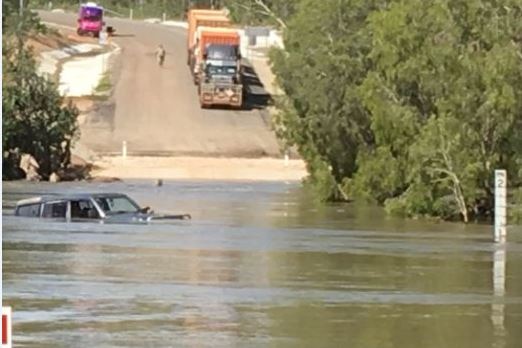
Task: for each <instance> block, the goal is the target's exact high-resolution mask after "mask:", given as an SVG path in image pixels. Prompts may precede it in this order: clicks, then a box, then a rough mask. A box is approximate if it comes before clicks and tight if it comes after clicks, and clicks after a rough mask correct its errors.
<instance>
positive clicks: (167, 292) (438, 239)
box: [3, 182, 522, 348]
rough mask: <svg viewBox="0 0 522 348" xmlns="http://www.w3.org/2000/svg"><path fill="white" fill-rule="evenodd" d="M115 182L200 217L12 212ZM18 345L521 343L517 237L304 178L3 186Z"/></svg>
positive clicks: (521, 241)
mask: <svg viewBox="0 0 522 348" xmlns="http://www.w3.org/2000/svg"><path fill="white" fill-rule="evenodd" d="M61 191H67V192H70V191H76V192H77V191H101V192H105V191H117V192H124V193H127V194H129V195H130V196H131V197H133V198H135V199H136V200H137V201H138V202H140V203H141V204H143V205H149V206H151V207H153V208H154V209H155V210H156V211H159V212H165V213H177V212H187V213H190V214H192V216H193V220H192V221H178V222H174V223H161V224H157V225H149V226H127V225H102V224H80V223H76V224H75V223H72V224H66V223H55V222H38V221H35V220H32V219H24V218H15V217H13V216H10V215H9V209H8V207H9V206H12V205H13V204H14V202H15V201H16V200H18V199H21V198H25V197H27V196H30V195H33V194H41V193H43V192H46V193H53V192H54V193H56V192H61ZM3 193H4V197H3V200H4V201H3V206H4V216H3V231H4V241H3V242H4V244H3V248H4V250H3V251H4V279H3V280H4V289H3V290H4V301H5V302H6V303H8V304H10V305H12V306H13V308H14V334H15V343H16V346H17V347H23V346H34V347H42V346H50V345H53V346H56V345H58V346H63V347H85V346H95V347H109V346H110V347H114V346H119V347H143V346H151V347H170V346H191V347H193V346H196V347H206V346H210V347H216V346H226V347H228V346H240V347H243V346H267V345H268V346H292V347H293V346H299V347H301V346H309V347H320V346H349V347H437V348H438V347H493V346H495V347H519V346H520V342H522V333H521V331H520V327H522V231H521V230H520V229H517V228H511V230H510V231H509V235H508V241H507V242H506V243H505V244H502V245H499V246H496V245H495V244H494V243H492V242H491V227H490V226H477V225H468V226H464V225H460V224H447V223H428V222H426V221H404V220H396V219H389V218H386V217H385V215H384V214H383V212H382V211H381V210H379V209H375V208H371V207H362V206H355V205H339V204H333V205H328V206H321V205H318V204H316V203H315V202H314V201H313V200H311V199H309V197H307V195H306V194H305V193H304V192H302V191H301V190H300V189H299V187H298V186H297V185H295V184H279V183H273V184H270V183H263V184H253V183H239V184H230V183H228V184H227V183H210V182H175V183H174V182H166V183H165V184H164V186H162V187H155V186H154V182H132V183H117V184H101V185H93V184H85V183H81V184H77V183H64V184H59V185H46V184H28V183H4V188H3Z"/></svg>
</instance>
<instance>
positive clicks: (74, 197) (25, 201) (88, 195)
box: [16, 193, 128, 206]
mask: <svg viewBox="0 0 522 348" xmlns="http://www.w3.org/2000/svg"><path fill="white" fill-rule="evenodd" d="M103 197H126V198H128V196H127V195H125V194H123V193H72V194H64V195H47V196H38V197H31V198H27V199H22V200H20V201H18V202H17V203H16V205H17V206H18V205H28V204H37V203H38V204H41V203H47V202H52V201H71V200H77V199H90V198H103Z"/></svg>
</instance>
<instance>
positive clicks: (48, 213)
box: [42, 200, 67, 221]
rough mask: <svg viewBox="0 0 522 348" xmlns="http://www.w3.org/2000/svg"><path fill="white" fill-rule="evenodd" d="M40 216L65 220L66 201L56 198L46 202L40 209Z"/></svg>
mask: <svg viewBox="0 0 522 348" xmlns="http://www.w3.org/2000/svg"><path fill="white" fill-rule="evenodd" d="M42 218H47V219H53V220H58V221H62V220H63V221H66V219H67V201H65V200H58V201H50V202H46V203H44V205H43V209H42Z"/></svg>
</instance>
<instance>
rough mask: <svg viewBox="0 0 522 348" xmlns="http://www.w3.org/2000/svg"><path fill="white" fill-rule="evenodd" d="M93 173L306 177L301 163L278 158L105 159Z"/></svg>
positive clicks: (139, 176)
mask: <svg viewBox="0 0 522 348" xmlns="http://www.w3.org/2000/svg"><path fill="white" fill-rule="evenodd" d="M95 166H96V167H98V169H96V170H94V171H93V172H92V174H93V175H94V176H100V177H116V178H120V179H123V180H124V179H163V180H167V179H201V180H206V179H208V180H255V181H264V180H266V181H294V180H301V179H302V178H303V177H305V176H306V175H307V172H306V168H305V164H304V162H303V161H302V160H288V162H285V160H284V159H276V158H256V159H248V158H209V157H127V158H122V157H102V158H101V159H100V160H98V161H97V162H95Z"/></svg>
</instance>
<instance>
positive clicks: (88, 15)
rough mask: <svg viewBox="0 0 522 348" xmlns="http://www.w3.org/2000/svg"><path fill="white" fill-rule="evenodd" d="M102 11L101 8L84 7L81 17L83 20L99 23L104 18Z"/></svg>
mask: <svg viewBox="0 0 522 348" xmlns="http://www.w3.org/2000/svg"><path fill="white" fill-rule="evenodd" d="M102 13H103V11H102V9H100V8H89V7H84V8H82V11H81V17H82V18H83V19H87V20H91V21H98V20H100V19H101V18H102Z"/></svg>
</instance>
